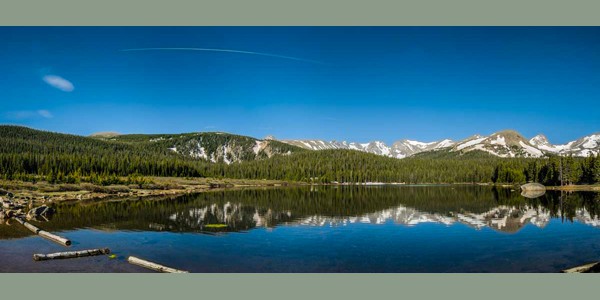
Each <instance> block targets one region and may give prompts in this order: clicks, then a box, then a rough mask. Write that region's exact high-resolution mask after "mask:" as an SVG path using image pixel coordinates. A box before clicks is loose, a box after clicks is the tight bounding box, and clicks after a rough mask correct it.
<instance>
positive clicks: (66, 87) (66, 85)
mask: <svg viewBox="0 0 600 300" xmlns="http://www.w3.org/2000/svg"><path fill="white" fill-rule="evenodd" d="M42 80H44V81H45V82H46V83H47V84H49V85H51V86H53V87H55V88H57V89H59V90H61V91H63V92H72V91H73V90H74V89H75V86H73V83H71V82H70V81H68V80H66V79H64V78H62V77H60V76H57V75H46V76H44V77H43V78H42Z"/></svg>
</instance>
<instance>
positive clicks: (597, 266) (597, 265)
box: [561, 261, 600, 273]
mask: <svg viewBox="0 0 600 300" xmlns="http://www.w3.org/2000/svg"><path fill="white" fill-rule="evenodd" d="M598 272H600V262H599V261H597V262H593V263H589V264H585V265H582V266H577V267H574V268H570V269H566V270H562V271H561V273H598Z"/></svg>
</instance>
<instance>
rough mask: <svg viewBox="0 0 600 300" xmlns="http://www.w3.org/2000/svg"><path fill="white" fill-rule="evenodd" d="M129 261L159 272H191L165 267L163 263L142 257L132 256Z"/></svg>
mask: <svg viewBox="0 0 600 300" xmlns="http://www.w3.org/2000/svg"><path fill="white" fill-rule="evenodd" d="M127 261H128V262H129V263H130V264H134V265H138V266H140V267H144V268H147V269H150V270H154V271H157V272H163V273H189V272H188V271H182V270H177V269H173V268H169V267H165V266H163V265H159V264H156V263H153V262H150V261H147V260H143V259H141V258H137V257H135V256H130V257H129V258H127Z"/></svg>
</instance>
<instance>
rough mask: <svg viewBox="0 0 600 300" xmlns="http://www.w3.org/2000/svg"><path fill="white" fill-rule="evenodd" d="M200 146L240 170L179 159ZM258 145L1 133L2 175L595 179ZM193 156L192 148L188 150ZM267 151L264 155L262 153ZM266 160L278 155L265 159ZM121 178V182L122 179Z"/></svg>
mask: <svg viewBox="0 0 600 300" xmlns="http://www.w3.org/2000/svg"><path fill="white" fill-rule="evenodd" d="M200 141H201V142H202V147H204V148H205V150H206V151H207V152H209V151H212V150H214V149H218V148H219V147H220V146H221V145H224V144H227V145H228V146H229V147H240V148H241V149H242V150H243V151H240V152H239V153H241V154H239V155H241V156H242V158H243V161H242V162H240V163H232V164H229V165H227V164H225V163H223V162H217V163H211V162H209V161H206V160H204V159H195V158H192V157H187V156H184V155H181V154H178V153H176V152H173V151H171V150H169V149H168V148H169V147H172V146H173V145H175V146H176V147H177V148H178V152H179V149H184V150H182V151H183V152H184V153H185V149H186V148H185V147H190V143H198V142H200ZM255 146H256V140H255V139H252V138H249V137H243V136H237V135H230V134H224V133H193V134H177V135H164V134H163V135H124V136H118V137H113V138H88V137H81V136H75V135H67V134H59V133H51V132H44V131H38V130H33V129H29V128H24V127H17V126H0V176H2V178H4V179H9V180H12V179H15V180H24V181H33V182H35V181H37V180H46V181H48V182H51V183H79V182H80V181H88V182H92V183H96V184H99V185H111V184H136V185H144V184H147V183H148V182H147V181H146V180H145V179H143V177H142V176H174V177H215V178H240V179H277V180H293V181H302V182H317V183H330V182H340V183H343V182H348V183H356V182H403V183H475V182H476V183H480V182H494V183H511V184H513V183H524V182H528V181H534V182H540V183H543V184H546V185H560V183H561V177H560V174H561V166H562V174H563V176H562V179H563V182H564V183H565V184H593V183H597V182H598V181H599V180H600V162H599V161H600V160H599V159H598V157H589V158H572V157H562V158H561V157H556V156H553V157H550V158H539V159H533V158H499V157H496V156H493V155H490V154H488V153H485V152H481V151H470V152H467V153H461V152H449V151H433V152H428V153H422V154H419V155H415V156H414V157H410V158H405V159H395V158H389V157H384V156H378V155H375V154H370V153H364V152H359V151H354V150H322V151H308V150H303V149H300V148H298V147H295V146H291V145H288V144H284V143H281V142H277V141H269V142H268V148H265V150H264V151H259V152H258V154H255V152H254V151H253V150H252V148H253V147H255ZM189 149H192V148H189ZM267 151H269V153H267ZM268 154H279V155H271V157H270V158H268V157H269V155H268ZM121 177H127V179H122V178H121Z"/></svg>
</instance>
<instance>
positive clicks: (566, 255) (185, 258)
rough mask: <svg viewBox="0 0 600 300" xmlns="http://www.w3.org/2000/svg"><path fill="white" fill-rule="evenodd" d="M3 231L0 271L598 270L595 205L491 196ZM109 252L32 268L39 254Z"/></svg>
mask: <svg viewBox="0 0 600 300" xmlns="http://www.w3.org/2000/svg"><path fill="white" fill-rule="evenodd" d="M54 207H55V208H56V209H57V213H56V214H54V215H53V216H52V217H51V218H49V220H39V221H32V223H33V224H35V225H36V226H39V227H41V228H42V229H44V230H47V231H51V232H54V233H58V234H60V235H62V236H65V237H68V238H69V239H71V240H72V241H73V245H72V246H71V247H68V248H67V247H63V246H60V245H58V244H54V243H52V242H50V241H48V240H45V239H43V238H41V237H39V236H35V235H32V233H31V232H29V231H28V230H26V229H24V228H23V227H22V226H21V225H20V224H18V223H16V222H14V221H13V222H9V224H2V225H0V271H2V272H149V271H147V270H145V269H143V268H140V267H137V266H134V265H130V264H128V263H127V257H128V256H130V255H133V256H137V257H140V258H144V259H147V260H150V261H153V262H156V263H161V264H164V265H167V266H170V267H174V268H178V269H183V270H188V271H190V272H366V273H372V272H398V273H407V272H408V273H413V272H428V273H437V272H461V273H462V272H559V271H560V270H561V269H564V268H569V267H573V266H576V265H579V264H584V263H587V262H591V261H597V260H600V219H599V218H598V215H599V214H600V195H599V194H598V193H592V192H575V193H568V194H567V193H560V192H550V191H549V192H547V193H546V194H545V195H543V196H541V197H539V198H536V199H528V198H525V197H523V196H521V195H520V194H519V192H518V191H511V190H510V189H504V188H498V189H496V188H492V187H487V186H466V185H448V186H398V185H382V186H304V187H282V188H260V189H240V190H229V191H213V192H207V193H201V194H196V195H186V196H181V197H176V198H170V199H159V200H129V201H102V202H84V203H71V204H68V203H62V204H56V205H55V206H54ZM101 247H108V248H110V249H111V251H112V253H114V254H115V255H116V256H117V257H116V258H114V259H110V258H109V257H108V256H96V257H87V258H77V259H67V260H54V261H42V262H35V261H33V259H32V255H33V254H34V253H51V252H60V251H68V250H80V249H91V248H101Z"/></svg>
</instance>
